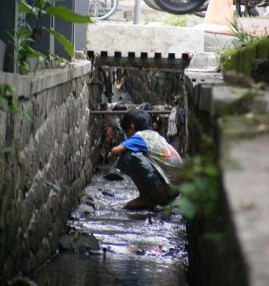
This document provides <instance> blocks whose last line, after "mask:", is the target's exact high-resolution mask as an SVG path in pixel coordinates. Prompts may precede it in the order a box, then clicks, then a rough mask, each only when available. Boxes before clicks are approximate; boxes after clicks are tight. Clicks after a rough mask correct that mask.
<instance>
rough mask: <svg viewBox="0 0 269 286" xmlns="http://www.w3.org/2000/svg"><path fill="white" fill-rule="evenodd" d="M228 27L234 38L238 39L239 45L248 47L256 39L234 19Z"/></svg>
mask: <svg viewBox="0 0 269 286" xmlns="http://www.w3.org/2000/svg"><path fill="white" fill-rule="evenodd" d="M230 27H231V30H232V32H233V33H234V36H235V37H236V38H237V39H238V41H239V42H240V44H241V45H249V44H251V43H252V42H253V41H254V40H255V39H257V36H253V35H252V34H250V33H249V32H247V31H245V30H244V28H243V27H242V25H241V24H240V23H239V21H238V20H237V19H235V21H234V22H233V23H230Z"/></svg>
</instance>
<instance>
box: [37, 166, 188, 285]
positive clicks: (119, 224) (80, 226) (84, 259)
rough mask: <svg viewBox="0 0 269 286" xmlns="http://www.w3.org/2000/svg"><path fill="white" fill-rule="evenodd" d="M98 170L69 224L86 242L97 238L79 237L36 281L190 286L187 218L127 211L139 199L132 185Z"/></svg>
mask: <svg viewBox="0 0 269 286" xmlns="http://www.w3.org/2000/svg"><path fill="white" fill-rule="evenodd" d="M98 170H99V172H97V173H96V174H94V176H93V178H92V183H91V184H90V185H89V186H88V187H87V188H86V189H85V190H84V194H83V199H82V202H81V204H80V206H79V207H78V208H77V209H76V210H75V211H74V212H73V213H72V215H71V218H70V220H69V221H68V223H67V228H68V229H69V230H70V229H72V230H73V231H74V230H77V231H78V232H79V233H80V236H81V237H83V235H87V237H88V238H89V237H91V235H93V237H92V239H88V238H87V239H86V242H85V240H83V241H82V240H81V241H82V242H79V241H80V238H81V237H79V238H78V243H77V244H76V243H74V245H73V246H67V247H66V250H62V251H60V252H59V253H58V255H56V256H55V258H53V259H52V260H51V261H50V262H49V263H47V264H46V265H45V266H44V267H43V268H42V269H40V270H39V271H37V272H36V273H35V274H34V275H33V276H32V279H33V280H34V281H35V282H36V283H37V284H38V285H42V286H45V285H46V286H82V285H85V286H88V285H100V286H108V285H126V286H127V285H128V286H134V285H137V286H142V285H143V286H144V285H147V286H150V285H152V286H153V285H154V286H159V285H160V286H161V285H166V286H168V285H169V286H185V285H187V284H186V279H185V271H186V269H187V266H188V258H187V253H186V230H185V223H184V219H183V218H182V215H181V214H180V213H175V214H173V216H172V217H170V219H169V220H166V219H163V218H162V214H161V212H158V211H156V212H153V211H139V212H138V211H135V212H134V211H127V210H123V209H122V206H123V205H124V204H125V203H126V202H127V201H129V200H130V199H132V198H134V197H137V195H138V192H137V190H136V187H135V185H134V184H133V182H132V180H131V179H130V178H128V177H127V176H124V175H123V176H122V179H123V180H108V179H107V178H106V177H107V176H106V175H107V174H108V173H109V170H108V166H105V165H102V166H99V168H98ZM89 235H90V236H89ZM94 238H96V239H97V240H98V241H99V244H100V249H99V248H98V246H97V245H96V242H95V239H94ZM68 239H72V238H70V236H69V237H68ZM62 243H63V244H64V243H65V242H62ZM68 248H69V250H68ZM71 248H72V250H71Z"/></svg>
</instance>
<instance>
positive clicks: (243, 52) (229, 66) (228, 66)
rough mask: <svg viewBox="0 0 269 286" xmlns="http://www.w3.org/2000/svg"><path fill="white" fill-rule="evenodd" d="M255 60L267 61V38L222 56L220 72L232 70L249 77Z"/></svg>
mask: <svg viewBox="0 0 269 286" xmlns="http://www.w3.org/2000/svg"><path fill="white" fill-rule="evenodd" d="M256 59H267V60H269V38H263V39H261V40H256V41H254V42H253V43H252V44H249V45H246V46H242V47H240V48H238V49H236V50H234V51H233V52H230V54H229V55H226V56H224V58H223V61H222V63H221V66H222V71H223V72H225V71H230V70H234V71H236V72H240V73H243V74H245V75H248V76H250V75H251V70H252V64H253V62H254V60H256Z"/></svg>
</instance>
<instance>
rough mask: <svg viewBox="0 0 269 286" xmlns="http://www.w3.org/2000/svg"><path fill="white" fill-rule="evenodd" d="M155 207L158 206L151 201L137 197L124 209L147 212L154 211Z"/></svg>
mask: <svg viewBox="0 0 269 286" xmlns="http://www.w3.org/2000/svg"><path fill="white" fill-rule="evenodd" d="M155 206H156V204H155V203H153V202H151V201H146V200H145V199H143V198H141V197H137V198H135V199H133V200H131V201H129V202H128V203H127V204H126V205H125V206H124V207H123V208H124V209H126V210H145V209H153V208H154V207H155Z"/></svg>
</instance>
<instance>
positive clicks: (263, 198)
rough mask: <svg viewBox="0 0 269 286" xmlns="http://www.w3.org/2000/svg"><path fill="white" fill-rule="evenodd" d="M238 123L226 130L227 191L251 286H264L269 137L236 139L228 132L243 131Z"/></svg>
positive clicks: (268, 260) (268, 255)
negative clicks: (233, 130)
mask: <svg viewBox="0 0 269 286" xmlns="http://www.w3.org/2000/svg"><path fill="white" fill-rule="evenodd" d="M237 123H238V122H237V121H236V120H234V119H232V120H231V121H229V123H228V122H226V123H225V124H224V125H225V126H223V128H222V130H223V133H224V141H225V142H226V143H227V141H228V142H229V146H228V147H227V146H222V153H223V154H222V160H221V165H222V168H223V180H224V187H225V191H226V196H227V200H228V204H229V206H230V209H231V215H232V220H233V223H234V225H235V229H236V236H237V238H238V240H239V242H240V247H241V249H242V253H243V257H244V260H245V263H246V265H247V266H248V268H249V285H253V286H254V285H255V286H264V285H268V281H269V272H268V266H269V230H268V227H267V224H268V218H269V209H268V205H269V188H268V186H269V176H268V170H269V157H268V146H269V134H268V133H267V134H261V135H258V136H256V137H253V138H245V139H242V137H243V136H242V134H241V136H240V139H239V138H236V139H235V138H233V139H232V138H231V136H229V135H227V134H226V132H225V130H229V129H230V128H232V129H235V125H236V126H238V128H239V127H240V126H241V124H240V123H239V124H237ZM241 127H242V126H241ZM241 127H240V128H241ZM246 133H247V130H246ZM222 141H223V140H222Z"/></svg>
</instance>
